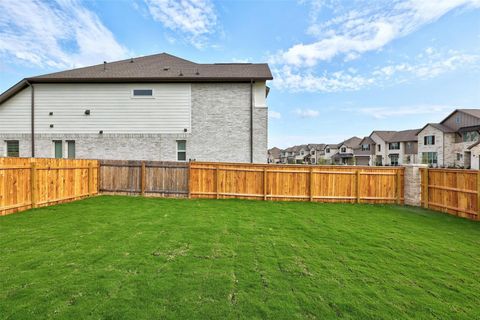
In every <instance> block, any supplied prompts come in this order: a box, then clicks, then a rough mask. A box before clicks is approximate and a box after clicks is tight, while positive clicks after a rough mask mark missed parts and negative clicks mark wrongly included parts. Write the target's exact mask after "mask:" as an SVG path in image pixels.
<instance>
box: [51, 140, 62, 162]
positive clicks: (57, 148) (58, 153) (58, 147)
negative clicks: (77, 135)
mask: <svg viewBox="0 0 480 320" xmlns="http://www.w3.org/2000/svg"><path fill="white" fill-rule="evenodd" d="M53 149H54V153H55V158H57V159H61V158H63V143H62V140H54V141H53Z"/></svg>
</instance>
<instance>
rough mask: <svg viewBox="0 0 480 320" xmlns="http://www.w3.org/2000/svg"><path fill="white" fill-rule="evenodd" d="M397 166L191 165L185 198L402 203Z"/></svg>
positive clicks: (401, 187)
mask: <svg viewBox="0 0 480 320" xmlns="http://www.w3.org/2000/svg"><path fill="white" fill-rule="evenodd" d="M403 180H404V169H403V168H400V167H390V168H384V167H375V168H374V167H353V166H350V167H347V166H345V167H344V166H297V165H261V164H237V163H235V164H234V163H210V162H192V163H190V179H189V197H191V198H216V199H223V198H242V199H260V200H283V201H317V202H356V203H398V204H401V203H403V200H404V199H403V194H404V192H403V189H404V181H403Z"/></svg>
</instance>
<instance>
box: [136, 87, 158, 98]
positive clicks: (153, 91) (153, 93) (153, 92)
mask: <svg viewBox="0 0 480 320" xmlns="http://www.w3.org/2000/svg"><path fill="white" fill-rule="evenodd" d="M135 90H152V95H151V96H136V95H134V92H135ZM131 98H132V99H155V90H154V89H153V88H133V89H132V92H131Z"/></svg>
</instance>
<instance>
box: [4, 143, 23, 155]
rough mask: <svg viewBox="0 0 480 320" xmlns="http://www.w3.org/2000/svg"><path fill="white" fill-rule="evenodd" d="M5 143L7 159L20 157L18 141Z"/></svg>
mask: <svg viewBox="0 0 480 320" xmlns="http://www.w3.org/2000/svg"><path fill="white" fill-rule="evenodd" d="M5 142H6V143H7V157H15V158H18V157H20V143H19V141H18V140H8V141H5Z"/></svg>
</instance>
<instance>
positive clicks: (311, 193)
mask: <svg viewBox="0 0 480 320" xmlns="http://www.w3.org/2000/svg"><path fill="white" fill-rule="evenodd" d="M312 180H313V168H310V176H309V178H308V182H309V183H310V191H309V196H310V202H312V201H313V183H312Z"/></svg>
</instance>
